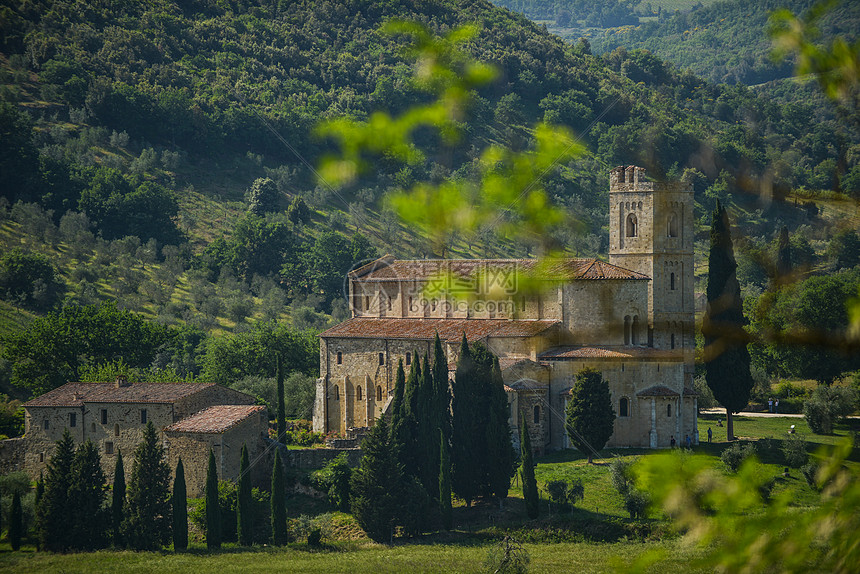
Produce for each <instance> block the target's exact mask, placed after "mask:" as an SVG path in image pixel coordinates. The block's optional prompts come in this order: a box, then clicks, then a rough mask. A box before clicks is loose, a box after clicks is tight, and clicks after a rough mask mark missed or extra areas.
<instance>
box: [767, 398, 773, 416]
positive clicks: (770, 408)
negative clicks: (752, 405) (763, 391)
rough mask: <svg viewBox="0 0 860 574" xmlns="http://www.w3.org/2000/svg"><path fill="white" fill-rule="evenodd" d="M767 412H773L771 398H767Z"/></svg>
mask: <svg viewBox="0 0 860 574" xmlns="http://www.w3.org/2000/svg"><path fill="white" fill-rule="evenodd" d="M767 412H769V413H772V412H773V399H768V400H767Z"/></svg>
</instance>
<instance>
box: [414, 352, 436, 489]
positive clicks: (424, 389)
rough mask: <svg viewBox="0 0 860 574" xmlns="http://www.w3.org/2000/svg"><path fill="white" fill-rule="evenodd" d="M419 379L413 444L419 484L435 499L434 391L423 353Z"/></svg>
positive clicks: (428, 367)
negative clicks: (416, 428) (416, 456)
mask: <svg viewBox="0 0 860 574" xmlns="http://www.w3.org/2000/svg"><path fill="white" fill-rule="evenodd" d="M421 374H422V376H421V380H420V381H419V389H418V390H419V392H418V409H417V412H416V415H417V419H418V433H417V434H416V438H417V439H418V441H417V442H418V443H417V444H416V445H415V446H416V447H417V449H418V452H419V458H418V471H419V475H420V476H419V478H420V480H421V484H422V485H423V486H424V490H425V491H427V496H428V497H429V498H430V500H435V499H436V496H437V495H438V494H439V443H438V441H437V440H436V429H437V428H439V427H438V421H437V420H436V416H435V415H436V412H435V408H434V407H435V403H436V401H435V398H434V397H435V392H434V388H433V372H432V371H431V370H430V361H429V359H428V357H427V355H426V354H425V355H424V367H423V369H422V370H421Z"/></svg>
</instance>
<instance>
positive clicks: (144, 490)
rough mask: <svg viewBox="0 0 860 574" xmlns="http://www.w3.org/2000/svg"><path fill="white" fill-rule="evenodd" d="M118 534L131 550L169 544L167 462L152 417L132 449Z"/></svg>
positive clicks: (168, 467)
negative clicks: (122, 515)
mask: <svg viewBox="0 0 860 574" xmlns="http://www.w3.org/2000/svg"><path fill="white" fill-rule="evenodd" d="M127 494H128V496H127V497H126V507H125V518H124V519H123V523H122V536H123V538H124V540H125V543H126V544H127V545H128V546H129V547H130V548H133V549H135V550H158V549H159V548H161V547H162V546H164V545H166V544H170V540H171V538H172V536H171V534H170V529H171V526H172V524H171V519H170V511H171V506H170V466H169V465H168V464H167V461H166V460H165V458H164V447H163V446H162V444H161V441H160V440H159V438H158V431H156V430H155V426H154V425H153V424H152V421H149V422H148V423H146V428H145V429H144V431H143V440H142V441H141V442H140V444H138V445H137V448H136V449H134V462H133V463H132V466H131V479H130V480H129V482H128V492H127Z"/></svg>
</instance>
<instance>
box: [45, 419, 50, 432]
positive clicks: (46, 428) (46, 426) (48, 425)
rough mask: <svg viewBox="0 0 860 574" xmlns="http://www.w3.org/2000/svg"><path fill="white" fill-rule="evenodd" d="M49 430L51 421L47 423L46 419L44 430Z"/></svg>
mask: <svg viewBox="0 0 860 574" xmlns="http://www.w3.org/2000/svg"><path fill="white" fill-rule="evenodd" d="M50 428H51V421H49V420H48V419H45V430H48V429H50Z"/></svg>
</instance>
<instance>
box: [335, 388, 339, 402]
mask: <svg viewBox="0 0 860 574" xmlns="http://www.w3.org/2000/svg"><path fill="white" fill-rule="evenodd" d="M334 400H336V401H339V400H340V387H338V386H337V385H335V386H334Z"/></svg>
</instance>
